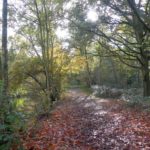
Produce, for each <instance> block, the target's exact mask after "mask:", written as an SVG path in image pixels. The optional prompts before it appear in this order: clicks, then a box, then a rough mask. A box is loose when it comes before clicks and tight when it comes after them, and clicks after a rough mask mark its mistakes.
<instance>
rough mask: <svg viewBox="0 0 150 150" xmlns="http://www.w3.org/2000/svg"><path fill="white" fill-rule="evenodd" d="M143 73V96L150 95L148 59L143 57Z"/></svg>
mask: <svg viewBox="0 0 150 150" xmlns="http://www.w3.org/2000/svg"><path fill="white" fill-rule="evenodd" d="M142 75H143V96H150V75H149V64H148V60H147V59H145V63H144V66H143V67H142Z"/></svg>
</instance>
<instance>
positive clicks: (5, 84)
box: [2, 0, 8, 98]
mask: <svg viewBox="0 0 150 150" xmlns="http://www.w3.org/2000/svg"><path fill="white" fill-rule="evenodd" d="M2 13H3V16H2V17H3V21H2V80H3V91H2V92H3V93H2V94H3V96H4V97H3V98H6V97H7V93H8V50H7V0H3V12H2Z"/></svg>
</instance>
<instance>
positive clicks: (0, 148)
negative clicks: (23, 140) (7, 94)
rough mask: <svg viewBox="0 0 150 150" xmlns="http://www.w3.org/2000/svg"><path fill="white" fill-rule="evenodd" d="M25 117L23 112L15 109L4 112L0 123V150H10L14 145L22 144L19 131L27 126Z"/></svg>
mask: <svg viewBox="0 0 150 150" xmlns="http://www.w3.org/2000/svg"><path fill="white" fill-rule="evenodd" d="M23 117H24V115H23V114H22V113H20V112H15V111H14V112H11V113H10V112H8V113H6V114H4V120H3V123H1V124H0V150H10V148H11V147H12V146H13V145H15V144H17V145H18V146H19V145H20V137H19V132H20V131H23V130H24V128H25V123H24V121H23Z"/></svg>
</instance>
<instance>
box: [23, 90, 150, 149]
mask: <svg viewBox="0 0 150 150" xmlns="http://www.w3.org/2000/svg"><path fill="white" fill-rule="evenodd" d="M23 145H24V147H25V148H26V149H27V150H150V114H149V113H148V112H144V111H141V110H139V109H138V108H129V107H127V106H126V105H125V103H124V102H122V101H119V100H111V99H101V98H94V97H91V96H90V95H87V94H85V93H83V92H81V91H80V90H77V89H76V90H70V91H69V92H68V94H67V97H66V98H65V100H63V101H61V102H59V103H58V104H57V105H56V106H55V108H54V109H53V111H52V112H51V114H50V116H49V117H44V116H43V117H41V118H39V120H38V123H37V125H36V127H34V128H32V129H30V130H29V132H28V134H27V135H26V136H25V137H24V138H23Z"/></svg>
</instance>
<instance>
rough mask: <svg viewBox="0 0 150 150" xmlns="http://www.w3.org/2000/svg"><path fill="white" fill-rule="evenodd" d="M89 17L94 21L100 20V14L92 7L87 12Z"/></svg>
mask: <svg viewBox="0 0 150 150" xmlns="http://www.w3.org/2000/svg"><path fill="white" fill-rule="evenodd" d="M87 19H88V20H89V21H92V22H96V21H97V20H98V14H97V12H96V11H95V10H92V9H90V10H89V11H88V13H87Z"/></svg>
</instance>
